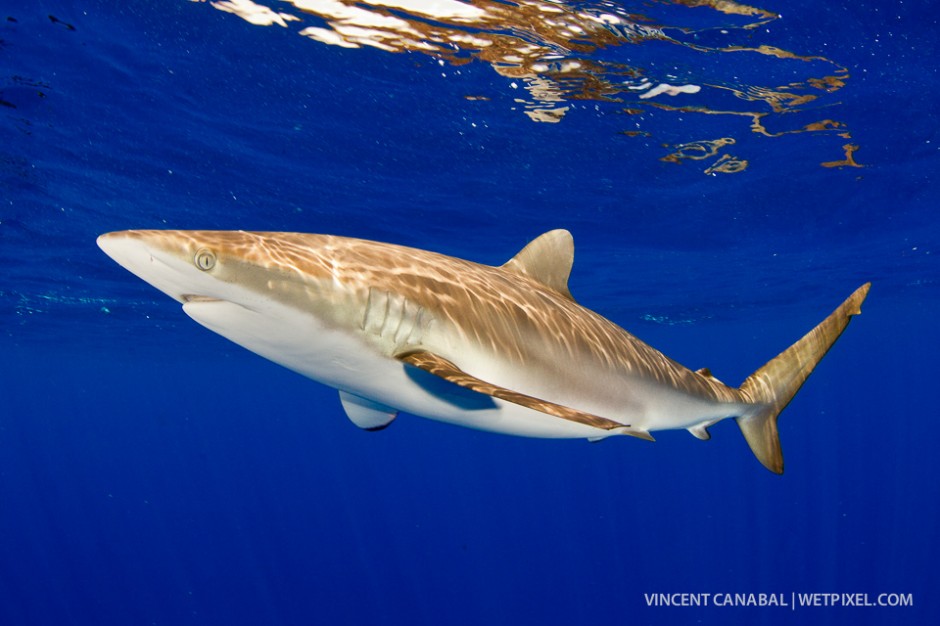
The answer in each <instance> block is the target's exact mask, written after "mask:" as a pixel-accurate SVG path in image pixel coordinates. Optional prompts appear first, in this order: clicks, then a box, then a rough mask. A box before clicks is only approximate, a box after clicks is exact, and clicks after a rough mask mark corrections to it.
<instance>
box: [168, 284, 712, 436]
mask: <svg viewBox="0 0 940 626" xmlns="http://www.w3.org/2000/svg"><path fill="white" fill-rule="evenodd" d="M258 307H259V309H258V310H254V309H251V308H247V307H245V306H241V305H239V304H234V303H232V302H228V301H224V300H193V301H190V302H186V303H185V304H184V305H183V310H184V311H185V312H186V313H187V314H188V315H189V316H190V317H192V318H193V319H194V320H195V321H197V322H199V323H200V324H202V325H203V326H205V327H207V328H209V329H210V330H212V331H214V332H216V333H218V334H220V335H222V336H224V337H226V338H227V339H229V340H231V341H233V342H235V343H237V344H239V345H241V346H243V347H245V348H247V349H248V350H251V351H252V352H255V353H256V354H259V355H261V356H263V357H264V358H266V359H269V360H271V361H274V362H275V363H278V364H280V365H283V366H284V367H287V368H288V369H291V370H293V371H295V372H298V373H300V374H302V375H304V376H307V377H308V378H311V379H313V380H316V381H318V382H321V383H323V384H325V385H329V386H330V387H334V388H336V389H339V390H342V391H346V392H348V393H351V394H353V395H356V396H360V397H362V398H366V399H369V400H372V401H373V402H377V403H379V404H382V405H385V406H387V407H390V408H392V409H397V410H400V411H405V412H407V413H412V414H414V415H419V416H421V417H426V418H429V419H435V420H440V421H444V422H450V423H453V424H458V425H461V426H466V427H470V428H476V429H480V430H487V431H493V432H499V433H505V434H511V435H520V436H527V437H545V438H599V437H606V436H608V435H610V434H611V433H610V431H606V430H603V429H599V428H595V427H592V426H589V425H586V424H581V423H577V422H572V421H568V420H563V419H559V418H557V417H554V416H552V415H548V414H546V413H542V412H539V411H535V410H532V409H529V408H526V407H523V406H520V405H518V404H513V403H510V402H505V401H503V400H499V399H497V398H492V397H490V396H486V395H483V394H479V393H476V392H473V391H469V390H466V389H463V388H461V387H458V386H456V385H454V384H451V383H448V382H446V381H443V380H441V379H438V378H437V377H434V376H432V375H430V374H427V373H426V372H423V371H421V370H418V369H417V368H413V367H411V366H408V365H405V364H404V363H402V362H400V361H398V360H396V359H394V358H391V357H389V356H385V355H383V354H381V353H380V351H379V350H377V349H376V348H375V346H374V345H372V344H370V342H369V341H367V339H366V336H365V335H364V334H363V333H361V332H357V330H356V329H340V328H335V327H331V326H330V325H329V324H327V323H325V322H324V321H323V320H321V319H320V318H318V317H317V316H316V315H312V314H309V313H306V312H304V311H301V310H299V309H296V308H293V307H290V306H285V305H283V304H279V303H277V302H275V301H272V300H267V301H258ZM476 369H477V370H478V372H479V373H476V375H478V376H481V377H485V376H487V372H486V371H482V372H480V371H479V370H486V369H490V370H491V372H492V376H494V377H496V378H495V379H493V380H491V382H494V383H497V384H506V383H505V382H504V381H503V380H500V379H499V377H500V376H501V373H500V372H499V371H498V370H499V369H500V366H499V364H495V363H494V364H492V366H491V367H490V366H488V365H487V364H485V363H482V362H481V363H479V364H478V365H477V368H476ZM503 373H505V372H503ZM509 378H510V379H511V378H513V376H512V375H510V376H509ZM509 384H512V383H511V382H510V383H509ZM647 387H648V386H647ZM631 397H632V398H633V399H634V402H635V404H636V407H637V409H636V410H635V411H634V413H635V414H633V415H619V416H618V415H616V414H610V413H608V415H609V416H610V417H611V418H613V419H617V420H618V421H619V420H621V419H624V420H628V421H625V422H624V423H630V422H634V423H632V424H631V425H632V426H634V427H639V428H643V429H644V430H660V429H666V428H686V427H688V426H690V425H692V424H695V423H699V422H702V421H705V420H710V419H718V418H719V417H727V407H725V408H723V409H721V408H718V407H717V406H711V405H709V403H706V402H704V401H702V400H700V399H697V398H691V397H689V396H686V395H684V394H681V393H679V392H676V391H673V392H672V393H669V392H668V390H663V389H662V388H655V389H654V388H652V387H650V388H645V387H644V386H643V385H636V386H635V388H634V389H632V390H631ZM589 404H595V405H603V402H600V403H598V402H590V403H589ZM578 408H582V407H578ZM716 411H717V413H716ZM719 413H720V415H719Z"/></svg>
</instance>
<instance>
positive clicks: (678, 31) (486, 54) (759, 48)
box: [194, 0, 857, 173]
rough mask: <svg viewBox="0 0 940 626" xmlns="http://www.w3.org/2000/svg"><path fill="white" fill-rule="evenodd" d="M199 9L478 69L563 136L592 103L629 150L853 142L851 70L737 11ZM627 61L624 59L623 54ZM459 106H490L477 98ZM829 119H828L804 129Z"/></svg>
mask: <svg viewBox="0 0 940 626" xmlns="http://www.w3.org/2000/svg"><path fill="white" fill-rule="evenodd" d="M194 1H197V2H205V0H194ZM206 4H208V5H209V6H212V7H213V8H215V9H217V10H219V11H223V12H226V13H231V14H234V15H237V16H239V17H241V18H242V19H244V20H246V21H248V22H250V23H251V24H255V25H259V26H277V27H280V28H290V29H296V32H297V34H299V35H301V36H303V37H306V38H308V39H311V40H313V41H317V42H320V43H323V44H327V45H332V46H339V47H344V48H363V47H371V48H376V49H379V50H383V51H386V52H390V53H404V52H417V53H422V54H425V55H428V56H430V57H431V58H434V59H437V60H438V62H439V63H441V64H442V65H445V66H446V65H450V66H458V65H464V64H466V63H470V62H474V61H476V62H483V63H486V64H488V65H489V66H490V67H491V68H492V69H493V70H494V71H495V72H496V73H497V74H499V75H500V76H502V77H504V78H505V79H506V80H507V82H508V84H509V85H510V87H511V88H512V89H515V90H517V91H518V96H516V97H515V98H514V103H513V105H512V106H513V107H516V108H518V109H519V110H521V111H522V113H524V114H525V116H527V117H528V119H530V120H532V121H533V122H538V123H558V122H561V121H563V119H564V118H565V117H566V115H569V114H570V113H571V112H572V111H574V110H576V109H577V108H582V109H583V108H585V107H584V106H583V105H581V106H580V107H579V106H578V104H579V103H583V102H585V101H593V102H595V103H601V102H605V103H610V102H613V103H621V106H623V107H624V108H623V111H624V112H625V113H629V114H630V115H631V121H633V122H634V124H635V128H630V129H624V131H623V135H624V136H626V137H633V138H639V139H636V140H644V139H646V138H648V137H650V136H651V135H652V136H656V135H657V131H656V126H655V125H654V124H653V123H651V122H649V121H648V120H647V119H646V118H647V117H648V116H649V114H650V113H652V112H655V111H660V112H672V113H677V114H690V115H692V114H694V115H720V116H729V117H728V119H729V120H730V121H733V120H734V119H735V118H736V117H743V118H745V119H748V120H749V121H750V123H749V124H748V125H747V126H738V128H740V129H741V130H744V131H745V132H747V131H748V130H749V131H750V132H751V133H754V134H756V135H758V136H760V137H765V138H772V137H780V136H782V135H789V134H796V133H813V134H816V135H817V136H818V135H819V134H823V135H837V136H838V137H840V138H850V137H851V134H850V132H849V129H848V128H847V127H846V126H845V125H844V124H843V123H841V122H838V121H835V120H833V119H831V117H830V116H831V110H832V107H834V106H837V105H838V102H832V101H830V99H831V98H832V94H833V93H835V92H837V91H839V90H840V89H842V88H844V87H845V85H846V81H847V80H848V79H849V72H848V70H847V69H846V68H845V67H843V66H841V65H839V64H838V63H835V62H834V61H832V60H830V59H828V58H825V57H822V56H818V55H804V54H799V53H797V52H791V51H788V50H783V49H781V48H779V47H776V46H772V45H769V44H764V43H761V42H760V41H759V38H760V35H761V33H762V32H763V29H760V28H758V27H762V26H765V25H767V24H770V23H771V22H773V21H775V20H777V19H779V16H778V15H777V14H775V13H773V12H770V11H766V10H764V9H760V8H758V7H753V6H749V5H746V4H742V3H739V2H735V1H733V0H657V1H655V2H650V1H648V0H647V1H642V0H640V1H637V0H634V1H626V2H613V1H611V0H591V1H587V2H584V1H577V0H281V1H278V0H257V1H255V0H217V1H209V2H207V3H206ZM742 41H745V42H747V44H748V45H741V42H742ZM626 47H630V48H629V49H625V50H623V51H622V52H620V51H618V50H617V49H618V48H626ZM722 54H733V55H735V56H736V57H739V56H740V55H750V56H751V59H749V60H748V62H747V63H746V64H743V66H742V64H741V63H740V60H739V59H735V61H734V62H733V63H732V62H730V61H729V63H727V64H724V65H722V64H721V63H717V64H716V63H715V60H714V59H715V57H716V55H722ZM742 70H743V72H742ZM739 73H747V74H749V75H750V76H751V77H750V78H747V77H742V76H739V75H738V74H739ZM467 99H468V100H473V101H493V100H497V99H498V97H497V95H496V94H488V95H486V96H483V95H481V94H478V93H477V94H472V95H468V96H467ZM823 109H826V110H828V111H830V113H829V115H827V116H825V117H824V116H822V115H820V116H819V119H811V120H809V121H807V120H806V116H807V115H810V116H812V115H813V112H814V111H822V110H823ZM794 113H800V115H798V116H794V115H792V114H794ZM797 118H799V121H798V122H796V123H795V124H794V121H795V120H797ZM771 119H772V120H773V123H772V124H769V123H768V122H769V120H771ZM768 126H772V127H774V128H775V130H773V131H771V130H768ZM727 132H729V129H722V130H721V131H719V133H721V134H725V133H727ZM689 139H692V138H691V137H690V138H689ZM739 139H741V137H740V136H739ZM728 141H730V142H731V143H734V141H735V140H734V139H731V138H729V137H722V138H721V139H717V140H710V141H685V142H682V141H680V142H676V143H673V144H669V145H667V146H666V147H667V149H671V150H672V152H671V153H670V154H668V155H667V156H665V157H663V158H662V160H663V161H665V162H672V163H680V162H682V161H684V160H689V159H692V160H699V159H705V158H711V157H715V156H717V154H718V150H719V149H720V148H721V147H722V146H724V145H727V142H728ZM721 142H725V143H721ZM699 150H702V152H701V153H699V152H698V151H699ZM699 154H701V155H702V156H698V155H699ZM846 161H850V162H852V163H854V161H852V157H851V152H848V151H847V152H846ZM827 163H837V162H835V161H833V162H827ZM852 163H850V164H852ZM824 165H826V167H835V166H833V165H828V164H825V163H824ZM855 166H857V165H855ZM746 167H747V161H745V160H741V159H737V158H735V157H730V156H728V155H724V156H721V157H720V158H719V160H718V161H716V162H715V163H713V164H712V165H711V166H709V168H708V169H707V170H706V172H707V173H714V172H723V173H733V172H738V171H742V170H744V169H745V168H746ZM709 170H711V171H709Z"/></svg>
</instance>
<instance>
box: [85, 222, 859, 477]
mask: <svg viewBox="0 0 940 626" xmlns="http://www.w3.org/2000/svg"><path fill="white" fill-rule="evenodd" d="M98 245H99V246H100V247H101V248H102V250H104V251H105V252H106V253H107V254H108V255H109V256H111V257H112V258H113V259H114V260H115V261H117V262H118V263H119V264H120V265H122V266H124V267H125V268H126V269H128V270H129V271H131V272H132V273H134V274H136V275H137V276H139V277H140V278H142V279H143V280H145V281H147V282H148V283H150V284H151V285H153V286H154V287H156V288H157V289H159V290H160V291H163V292H164V293H166V294H167V295H169V296H171V297H172V298H174V299H176V300H177V301H179V302H181V303H182V305H183V311H185V312H186V314H187V315H189V316H190V317H191V318H193V319H194V320H195V321H197V322H198V323H200V324H202V325H203V326H205V327H207V328H209V329H210V330H212V331H214V332H216V333H218V334H220V335H222V336H223V337H226V338H228V339H230V340H231V341H233V342H235V343H237V344H239V345H241V346H243V347H245V348H247V349H248V350H251V351H252V352H255V353H257V354H259V355H261V356H263V357H265V358H267V359H270V360H271V361H274V362H276V363H279V364H281V365H283V366H285V367H287V368H289V369H291V370H294V371H296V372H299V373H300V374H303V375H304V376H307V377H309V378H312V379H314V380H317V381H319V382H321V383H323V384H326V385H329V386H331V387H334V388H336V389H337V390H339V396H340V400H341V401H342V404H343V407H344V409H345V411H346V414H347V415H348V416H349V418H350V419H351V420H352V421H353V423H355V424H356V425H357V426H359V427H361V428H364V429H367V430H379V429H381V428H384V427H385V426H387V425H388V424H389V423H390V422H391V421H392V420H393V419H395V417H396V415H397V414H398V412H399V411H405V412H408V413H412V414H414V415H419V416H423V417H427V418H431V419H436V420H441V421H444V422H451V423H454V424H459V425H462V426H468V427H471V428H477V429H482V430H488V431H495V432H500V433H508V434H513V435H523V436H529V437H554V438H585V439H589V440H592V441H593V440H599V439H604V438H606V437H609V436H612V435H631V436H634V437H639V438H642V439H648V440H652V439H653V437H652V436H651V435H650V433H651V432H652V431H656V430H666V429H686V430H688V431H689V432H691V433H692V434H693V435H695V436H696V437H698V438H699V439H708V438H709V434H708V430H707V429H708V427H709V426H711V425H713V424H715V423H716V422H718V421H720V420H723V419H725V418H729V417H733V418H735V419H736V421H737V423H738V425H739V426H740V428H741V431H742V432H743V433H744V437H745V439H746V440H747V443H748V444H749V445H750V448H751V450H752V451H753V452H754V454H755V456H756V457H757V459H758V460H759V461H760V462H761V463H762V464H763V465H764V466H765V467H767V468H768V469H769V470H771V471H773V472H776V473H782V472H783V455H782V452H781V448H780V440H779V437H778V434H777V416H778V415H779V413H780V411H782V410H783V408H784V407H786V405H787V404H788V403H789V402H790V400H791V399H792V398H793V396H794V394H796V392H797V391H798V390H799V388H800V387H801V386H802V385H803V382H804V381H805V380H806V378H807V377H808V376H809V375H810V373H811V372H812V371H813V368H815V367H816V364H817V363H818V362H819V360H820V359H821V358H822V357H823V355H825V353H826V352H827V351H828V350H829V348H830V347H831V346H832V344H833V343H834V342H835V340H836V339H837V338H838V337H839V335H840V334H841V333H842V331H843V330H844V329H845V327H846V325H847V324H848V323H849V320H850V319H851V317H852V316H853V315H857V314H858V313H859V312H860V305H861V303H862V301H863V300H864V299H865V296H866V295H867V293H868V289H869V286H870V283H868V284H865V285H863V286H861V287H859V288H858V289H857V290H856V291H855V292H854V293H853V294H852V295H851V296H849V297H848V299H847V300H845V301H844V302H843V303H842V304H841V305H839V307H838V308H837V309H836V310H835V311H834V312H833V313H831V314H830V315H829V316H828V317H827V318H826V319H824V320H823V321H822V322H821V323H820V324H819V325H818V326H816V327H815V328H814V329H813V330H811V331H810V332H809V333H808V334H807V335H806V336H804V337H803V338H802V339H800V340H799V341H797V342H796V343H795V344H793V345H792V346H791V347H790V348H788V349H787V350H785V351H784V352H782V353H781V354H780V355H778V356H777V357H775V358H774V359H773V360H771V361H770V362H768V363H767V364H766V365H764V366H763V367H762V368H760V369H759V370H757V371H756V372H755V373H754V374H752V375H751V376H750V377H748V378H747V380H745V381H744V383H743V384H742V385H741V386H740V387H738V388H735V387H730V386H727V385H725V384H723V383H722V382H720V381H719V380H718V379H717V378H715V377H714V376H712V374H711V373H710V372H709V371H708V370H707V369H700V370H698V371H692V370H690V369H687V368H685V367H683V366H682V365H680V364H678V363H676V362H675V361H673V360H671V359H669V358H668V357H666V356H665V355H663V354H662V353H660V352H659V351H657V350H655V349H654V348H652V347H650V346H648V345H646V344H645V343H643V342H642V341H640V340H639V339H637V338H636V337H634V336H633V335H631V334H630V333H628V332H627V331H625V330H623V329H622V328H620V327H619V326H617V325H616V324H614V323H613V322H610V321H609V320H607V319H605V318H604V317H601V316H600V315H598V314H597V313H594V312H593V311H591V310H589V309H586V308H584V307H582V306H581V305H579V304H578V303H577V302H575V300H574V298H572V296H571V293H570V292H569V290H568V277H569V274H570V272H571V265H572V262H573V259H574V243H573V241H572V238H571V234H570V233H569V232H568V231H566V230H553V231H551V232H548V233H545V234H544V235H542V236H541V237H538V238H537V239H535V240H533V241H532V242H531V243H529V245H527V246H526V247H525V248H523V250H522V251H521V252H519V254H517V255H516V256H514V257H513V258H512V259H510V260H509V262H507V263H506V264H504V265H502V266H499V267H495V266H488V265H481V264H477V263H473V262H470V261H465V260H462V259H457V258H453V257H449V256H445V255H442V254H437V253H434V252H429V251H426V250H419V249H415V248H407V247H403V246H397V245H391V244H385V243H378V242H373V241H366V240H362V239H351V238H346V237H336V236H329V235H310V234H299V233H276V232H242V231H182V230H128V231H121V232H114V233H108V234H105V235H101V236H100V237H99V238H98Z"/></svg>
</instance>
